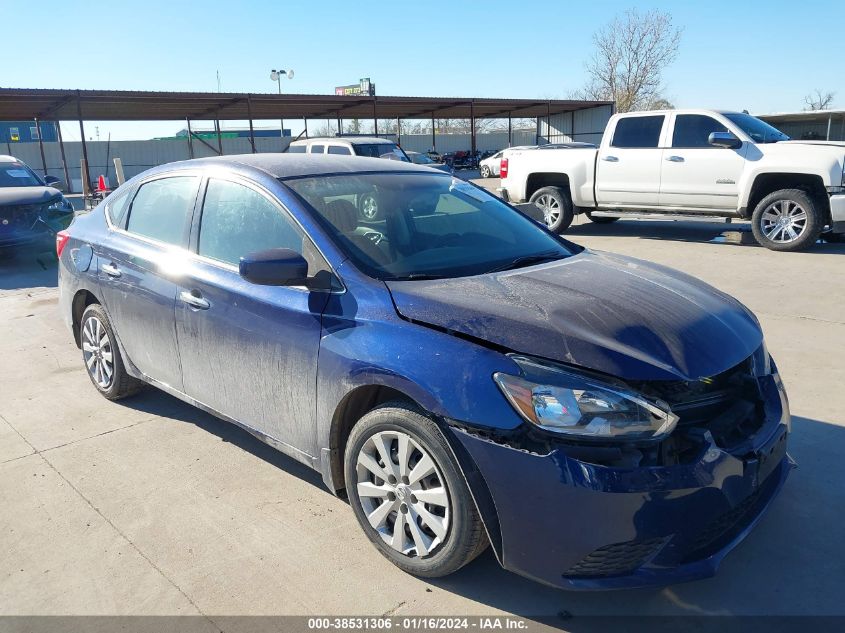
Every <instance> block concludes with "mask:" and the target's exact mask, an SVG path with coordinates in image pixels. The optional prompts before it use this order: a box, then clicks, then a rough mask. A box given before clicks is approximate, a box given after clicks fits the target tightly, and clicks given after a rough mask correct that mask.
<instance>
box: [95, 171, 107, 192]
mask: <svg viewBox="0 0 845 633" xmlns="http://www.w3.org/2000/svg"><path fill="white" fill-rule="evenodd" d="M105 190H106V177H105V176H103V174H100V177H99V178H98V179H97V191H105Z"/></svg>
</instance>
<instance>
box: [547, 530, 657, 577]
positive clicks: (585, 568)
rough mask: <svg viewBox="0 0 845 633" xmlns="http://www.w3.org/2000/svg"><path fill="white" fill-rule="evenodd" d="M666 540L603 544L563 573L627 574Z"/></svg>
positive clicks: (593, 574) (593, 575) (567, 574)
mask: <svg viewBox="0 0 845 633" xmlns="http://www.w3.org/2000/svg"><path fill="white" fill-rule="evenodd" d="M667 540H668V537H659V538H652V539H647V540H644V541H626V542H624V543H614V544H613V545H605V546H604V547H600V548H598V549H597V550H594V551H592V552H591V553H589V554H588V555H587V556H585V557H584V558H582V559H581V560H580V561H579V562H577V563H576V564H575V565H573V566H572V567H570V568H569V569H567V570H566V571H565V572H564V573H563V575H564V576H568V577H578V576H580V577H596V576H621V575H623V574H628V573H630V572H632V571H634V570H635V569H636V568H637V567H639V566H640V565H642V564H643V563H645V562H646V561H648V560H649V559H650V558H651V557H652V556H653V555H654V554H655V553H657V550H659V549H660V548H661V547H662V546H663V544H664V543H665V542H666V541H667Z"/></svg>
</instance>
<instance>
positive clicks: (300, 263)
mask: <svg viewBox="0 0 845 633" xmlns="http://www.w3.org/2000/svg"><path fill="white" fill-rule="evenodd" d="M238 271H239V272H240V275H241V277H243V278H244V279H246V280H247V281H248V282H250V283H253V284H258V285H259V286H309V287H310V284H309V279H308V262H306V261H305V258H304V257H303V256H302V255H300V254H299V253H297V252H295V251H292V250H290V249H289V248H271V249H268V250H266V251H258V252H257V253H250V254H249V255H244V256H243V257H241V261H240V265H239V266H238Z"/></svg>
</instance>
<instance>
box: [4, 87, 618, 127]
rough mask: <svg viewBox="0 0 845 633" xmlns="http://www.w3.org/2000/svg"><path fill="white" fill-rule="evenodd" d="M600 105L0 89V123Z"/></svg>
mask: <svg viewBox="0 0 845 633" xmlns="http://www.w3.org/2000/svg"><path fill="white" fill-rule="evenodd" d="M601 105H612V102H610V101H578V100H568V99H567V100H559V99H486V98H472V97H467V98H457V97H387V96H385V97H379V96H376V97H370V96H340V95H302V94H282V95H277V94H265V93H258V94H255V93H252V94H250V93H213V92H149V91H143V92H142V91H130V90H51V89H21V88H0V121H26V120H32V119H39V120H41V121H76V120H79V119H80V118H81V119H83V120H87V121H170V120H184V119H186V118H188V119H197V120H203V119H205V120H213V119H218V120H246V119H275V118H279V117H284V118H288V119H305V118H308V119H333V118H337V117H341V118H344V119H355V118H358V119H372V118H374V117H377V118H379V119H394V118H402V119H415V118H420V119H430V118H432V117H434V118H436V119H447V118H448V119H453V118H454V119H468V118H471V117H474V118H476V119H482V118H497V117H502V118H505V117H508V116H513V117H544V116H548V115H555V114H561V113H564V112H572V111H575V110H583V109H585V108H591V107H594V106H601ZM80 111H81V116H80Z"/></svg>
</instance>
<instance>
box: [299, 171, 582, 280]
mask: <svg viewBox="0 0 845 633" xmlns="http://www.w3.org/2000/svg"><path fill="white" fill-rule="evenodd" d="M283 182H284V184H285V185H287V186H288V187H290V188H291V189H292V190H293V191H294V192H295V193H296V194H298V195H299V196H300V197H301V198H302V199H303V200H304V201H305V202H306V203H307V204H308V206H310V207H311V209H312V211H313V213H314V215H315V216H316V218H317V219H318V220H319V221H320V223H321V224H323V226H324V227H325V228H326V229H327V230H328V231H329V233H330V234H331V235H332V237H333V238H334V240H335V242H336V243H337V244H338V246H339V247H340V248H341V249H342V250H343V251H344V252H345V253H346V254H347V255H348V256H349V257H350V258H351V259H352V261H353V262H354V263H355V265H356V266H357V267H358V268H359V269H361V270H363V271H364V272H365V273H367V274H368V275H370V276H371V277H374V278H376V279H383V280H389V279H403V280H407V279H432V278H447V277H465V276H469V275H478V274H482V273H487V272H493V271H499V270H509V269H512V268H520V267H523V266H529V265H532V264H537V263H542V262H544V261H550V260H555V259H562V258H565V257H568V256H570V255H572V254H573V253H575V252H578V251H579V250H580V249H579V248H578V247H577V246H575V245H572V244H568V243H566V242H564V241H563V240H560V239H558V238H556V237H555V236H553V235H551V234H550V233H548V232H546V231H544V230H543V229H541V228H540V227H539V226H538V225H537V224H536V223H535V222H534V221H533V220H531V219H529V218H528V217H526V216H524V215H522V214H521V213H519V212H518V211H515V210H514V209H512V208H511V207H509V206H508V205H506V204H505V203H503V202H502V201H501V200H499V199H498V198H496V197H494V196H492V195H490V194H489V193H487V192H485V191H484V190H483V189H479V188H478V187H475V186H473V185H471V184H469V183H467V182H464V181H462V180H459V179H457V178H452V177H451V176H448V175H445V174H444V175H442V176H441V175H438V174H417V173H407V172H406V173H401V172H394V173H377V174H352V175H340V176H328V177H326V176H321V177H320V178H295V179H288V180H283Z"/></svg>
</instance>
